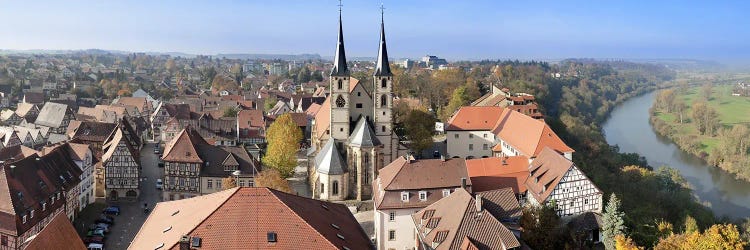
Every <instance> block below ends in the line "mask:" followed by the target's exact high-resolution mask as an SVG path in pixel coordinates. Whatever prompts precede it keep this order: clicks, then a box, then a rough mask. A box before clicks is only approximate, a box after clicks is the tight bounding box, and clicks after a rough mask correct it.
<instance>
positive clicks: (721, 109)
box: [656, 85, 750, 152]
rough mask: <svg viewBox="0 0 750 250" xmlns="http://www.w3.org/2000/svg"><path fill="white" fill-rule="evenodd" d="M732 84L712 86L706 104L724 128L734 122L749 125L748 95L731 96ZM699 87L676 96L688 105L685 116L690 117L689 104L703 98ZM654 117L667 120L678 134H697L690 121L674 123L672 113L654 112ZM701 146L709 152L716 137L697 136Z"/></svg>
mask: <svg viewBox="0 0 750 250" xmlns="http://www.w3.org/2000/svg"><path fill="white" fill-rule="evenodd" d="M732 87H734V86H732V85H718V86H714V87H713V92H712V94H711V99H710V100H709V101H708V105H709V106H711V107H713V108H714V109H716V111H717V112H718V113H719V120H720V121H721V124H722V126H724V127H725V128H731V127H732V126H733V125H734V124H745V125H747V126H748V127H750V97H742V96H732ZM700 92H701V87H693V88H690V89H689V90H688V91H687V93H686V94H685V95H681V96H678V97H677V98H682V99H683V100H684V101H685V104H687V106H688V110H687V111H685V116H686V118H688V119H690V114H691V112H692V111H691V110H690V106H692V103H693V101H694V100H696V99H698V100H699V99H701V98H703V97H702V96H701V94H700ZM656 117H657V118H659V119H661V120H664V121H666V122H669V123H670V124H672V125H673V126H674V128H675V131H677V133H678V134H680V135H696V136H699V135H698V129H696V128H695V125H694V124H692V123H684V124H678V123H674V121H675V120H676V119H677V117H675V115H673V114H667V113H663V112H656ZM699 137H700V141H701V144H702V145H701V147H702V149H703V150H704V151H705V152H711V150H713V148H714V147H715V146H716V144H717V143H718V139H717V138H714V137H710V136H699Z"/></svg>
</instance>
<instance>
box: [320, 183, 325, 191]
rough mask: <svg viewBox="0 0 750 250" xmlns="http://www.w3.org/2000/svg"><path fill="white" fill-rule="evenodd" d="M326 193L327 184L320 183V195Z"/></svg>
mask: <svg viewBox="0 0 750 250" xmlns="http://www.w3.org/2000/svg"><path fill="white" fill-rule="evenodd" d="M325 192H326V184H325V183H320V193H325Z"/></svg>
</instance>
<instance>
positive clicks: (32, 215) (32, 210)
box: [29, 209, 34, 219]
mask: <svg viewBox="0 0 750 250" xmlns="http://www.w3.org/2000/svg"><path fill="white" fill-rule="evenodd" d="M29 218H31V219H34V209H31V216H30V217H29Z"/></svg>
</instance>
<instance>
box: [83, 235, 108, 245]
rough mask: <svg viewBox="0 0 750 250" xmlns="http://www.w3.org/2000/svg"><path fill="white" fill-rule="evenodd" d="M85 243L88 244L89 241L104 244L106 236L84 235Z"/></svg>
mask: <svg viewBox="0 0 750 250" xmlns="http://www.w3.org/2000/svg"><path fill="white" fill-rule="evenodd" d="M83 243H84V244H87V245H88V244H89V243H98V244H104V237H101V236H88V237H84V238H83Z"/></svg>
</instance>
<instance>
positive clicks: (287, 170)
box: [263, 113, 302, 178]
mask: <svg viewBox="0 0 750 250" xmlns="http://www.w3.org/2000/svg"><path fill="white" fill-rule="evenodd" d="M300 140H302V130H300V129H299V127H297V124H296V123H294V120H293V119H292V115H290V114H289V113H287V114H283V115H281V116H279V117H278V118H277V119H276V121H274V122H273V123H271V126H270V127H269V128H268V131H267V132H266V141H268V148H267V150H266V154H265V156H263V164H264V165H265V166H268V167H270V168H273V169H276V170H277V171H279V173H280V174H281V176H282V177H283V178H289V177H290V176H292V174H293V173H294V168H295V167H296V166H297V151H299V146H300V145H299V142H300Z"/></svg>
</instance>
